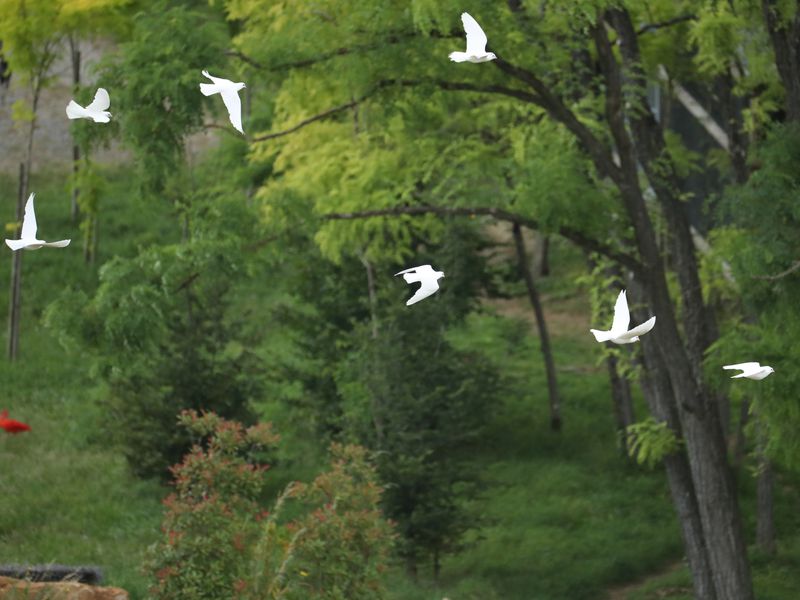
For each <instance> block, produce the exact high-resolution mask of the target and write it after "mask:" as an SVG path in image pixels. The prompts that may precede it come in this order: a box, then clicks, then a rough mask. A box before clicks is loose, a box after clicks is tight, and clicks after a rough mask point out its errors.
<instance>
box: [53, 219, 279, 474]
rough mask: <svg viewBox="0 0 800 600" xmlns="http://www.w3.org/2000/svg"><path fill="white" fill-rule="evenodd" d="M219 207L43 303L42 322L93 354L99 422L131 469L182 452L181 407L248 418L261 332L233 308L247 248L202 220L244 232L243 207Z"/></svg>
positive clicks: (156, 467) (144, 470) (256, 388)
mask: <svg viewBox="0 0 800 600" xmlns="http://www.w3.org/2000/svg"><path fill="white" fill-rule="evenodd" d="M226 206H227V210H224V211H223V210H220V212H219V213H216V212H213V211H212V212H211V213H210V214H209V213H208V211H205V212H206V221H203V220H201V219H199V218H198V219H196V224H195V226H194V228H193V231H194V233H195V235H194V236H193V237H192V238H191V240H189V241H188V242H186V243H183V244H165V245H162V246H153V247H151V248H148V249H142V250H141V251H140V252H139V254H138V255H137V256H135V257H134V258H120V257H117V258H115V259H112V260H111V261H109V262H107V263H106V264H105V265H103V267H102V269H101V272H100V285H99V287H98V289H97V292H96V293H95V294H94V296H93V297H91V298H89V297H87V295H86V294H85V293H84V292H80V291H73V292H69V293H65V294H63V295H62V297H61V299H60V300H59V301H58V302H56V303H55V304H54V305H53V306H51V307H50V308H49V309H48V312H47V319H48V322H49V324H50V325H51V326H53V327H54V328H56V329H57V330H58V331H60V332H61V333H62V334H64V335H66V336H67V337H68V338H69V339H71V340H72V342H73V343H77V344H78V346H79V347H83V348H85V349H86V350H88V351H89V352H90V353H91V355H92V356H93V358H94V360H93V367H92V372H93V375H94V377H95V378H96V380H97V381H98V382H101V383H102V385H103V388H104V392H103V396H104V403H105V405H106V410H107V418H108V423H107V424H108V426H109V428H110V429H111V430H112V431H114V432H115V434H116V439H118V441H119V442H120V444H121V445H122V446H123V448H124V451H125V454H126V456H127V457H128V459H129V461H130V463H131V466H132V468H133V469H134V471H135V472H136V473H138V474H140V475H146V476H163V475H164V474H165V469H166V467H167V466H168V465H169V464H172V463H174V462H176V461H177V460H178V459H179V458H180V457H181V456H183V454H184V453H185V452H186V450H187V448H188V439H187V437H186V435H185V434H183V433H182V432H181V431H176V430H175V427H174V421H175V418H176V415H177V414H178V413H179V412H180V411H181V410H183V409H187V408H195V409H205V410H214V411H215V412H218V413H219V414H220V415H222V416H225V417H226V418H237V419H243V420H250V419H251V418H252V417H251V408H250V405H249V403H250V401H251V400H253V399H256V398H258V397H259V395H260V390H261V381H260V371H261V368H262V367H261V361H260V360H259V359H258V357H257V355H256V354H255V352H254V350H253V348H254V347H256V346H257V345H258V340H259V339H260V337H261V336H262V335H263V332H261V331H259V330H258V329H257V328H253V327H251V326H249V324H248V322H247V321H246V320H245V319H244V318H243V317H242V316H241V315H240V314H233V313H234V310H233V307H234V306H236V305H237V303H238V302H240V301H241V299H239V298H237V297H236V290H237V289H242V286H243V285H246V283H247V281H248V278H249V277H250V273H249V272H248V268H249V267H248V261H249V260H251V259H252V255H250V254H248V253H246V252H243V251H242V238H240V237H238V235H236V234H233V233H231V232H229V231H228V230H227V229H225V228H223V227H221V226H219V225H218V226H216V227H209V222H213V221H214V219H220V220H221V222H222V223H225V222H236V223H237V226H236V228H235V229H236V231H237V233H238V234H241V235H243V236H245V237H246V236H247V229H248V226H247V225H246V224H245V223H246V220H247V219H248V212H247V209H246V208H245V207H242V206H241V205H234V204H228V205H226ZM197 208H198V210H200V207H197ZM201 212H202V211H201ZM215 215H216V216H215ZM237 312H238V311H237Z"/></svg>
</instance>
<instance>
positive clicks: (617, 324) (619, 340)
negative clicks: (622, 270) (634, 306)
mask: <svg viewBox="0 0 800 600" xmlns="http://www.w3.org/2000/svg"><path fill="white" fill-rule="evenodd" d="M630 323H631V313H630V311H629V310H628V297H627V295H626V292H625V290H622V291H621V292H620V293H619V296H617V303H616V304H615V305H614V320H613V321H612V322H611V329H610V330H608V331H599V330H597V329H590V330H589V331H591V332H592V334H593V335H594V339H596V340H597V341H598V342H614V343H615V344H633V343H634V342H638V341H639V336H640V335H644V334H645V333H647V332H648V331H650V330H651V329H652V328H653V327H654V326H655V324H656V318H655V317H650V318H649V319H648V320H647V321H645V322H644V323H642V324H641V325H637V326H636V327H634V328H633V329H628V325H630Z"/></svg>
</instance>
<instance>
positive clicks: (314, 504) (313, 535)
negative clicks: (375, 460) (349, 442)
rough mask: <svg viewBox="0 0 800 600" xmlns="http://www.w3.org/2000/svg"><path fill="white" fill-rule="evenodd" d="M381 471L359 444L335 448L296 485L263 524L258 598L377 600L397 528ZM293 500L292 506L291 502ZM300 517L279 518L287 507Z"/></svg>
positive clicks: (253, 589)
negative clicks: (384, 509)
mask: <svg viewBox="0 0 800 600" xmlns="http://www.w3.org/2000/svg"><path fill="white" fill-rule="evenodd" d="M381 495H382V488H381V487H380V486H379V485H378V481H377V473H376V472H375V469H374V467H373V466H372V465H371V464H370V462H369V461H368V459H367V454H366V451H365V450H364V449H363V448H361V447H358V446H342V445H339V444H333V445H332V446H331V467H330V470H329V471H326V472H324V473H322V474H320V475H319V476H318V477H317V478H316V479H314V481H313V482H311V483H310V484H302V483H295V484H293V485H291V486H290V487H289V488H288V489H287V491H286V492H285V494H284V495H283V496H282V497H281V498H280V499H279V501H278V502H277V504H276V506H275V509H274V510H273V512H272V513H271V514H270V516H269V518H268V519H267V520H266V521H265V522H264V524H263V526H262V528H261V538H260V540H259V542H258V547H257V549H256V552H255V558H254V564H255V569H256V570H255V574H254V577H253V581H252V584H251V585H250V586H248V588H247V589H248V592H247V594H246V595H245V597H247V598H252V599H253V600H257V599H258V600H261V599H263V598H274V599H282V600H284V599H285V600H306V599H309V600H312V599H320V600H323V599H324V600H351V599H352V600H372V599H375V600H380V599H382V598H385V597H386V591H385V589H384V577H385V572H386V569H387V566H388V565H387V563H388V560H389V552H390V550H391V546H392V542H393V539H394V533H393V531H392V526H391V525H390V523H389V522H387V521H386V520H385V519H384V518H383V516H382V514H381V512H380V510H379V504H380V499H381ZM287 501H288V504H287ZM289 510H291V511H294V512H295V513H296V512H297V511H300V516H298V517H296V518H293V519H292V520H290V521H288V522H284V523H281V522H280V520H281V518H282V517H283V513H284V511H289Z"/></svg>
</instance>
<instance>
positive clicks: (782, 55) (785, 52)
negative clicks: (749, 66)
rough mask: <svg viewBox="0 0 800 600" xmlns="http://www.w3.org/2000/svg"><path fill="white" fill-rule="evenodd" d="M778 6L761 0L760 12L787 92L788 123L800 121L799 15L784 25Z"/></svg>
mask: <svg viewBox="0 0 800 600" xmlns="http://www.w3.org/2000/svg"><path fill="white" fill-rule="evenodd" d="M778 4H779V2H777V1H776V0H762V2H761V8H762V12H763V14H764V22H765V23H766V25H767V31H768V32H769V38H770V40H771V41H772V48H773V50H774V51H775V66H776V67H777V68H778V75H779V76H780V78H781V83H782V84H783V88H784V90H785V92H786V97H785V99H784V108H785V110H786V120H787V121H797V120H800V13H797V14H795V15H794V17H793V18H792V20H791V21H790V22H788V23H785V22H783V21H784V20H783V16H782V15H780V14H779V9H778Z"/></svg>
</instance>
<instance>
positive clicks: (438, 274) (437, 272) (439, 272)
mask: <svg viewBox="0 0 800 600" xmlns="http://www.w3.org/2000/svg"><path fill="white" fill-rule="evenodd" d="M442 277H444V271H436V279H441V278H442Z"/></svg>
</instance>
